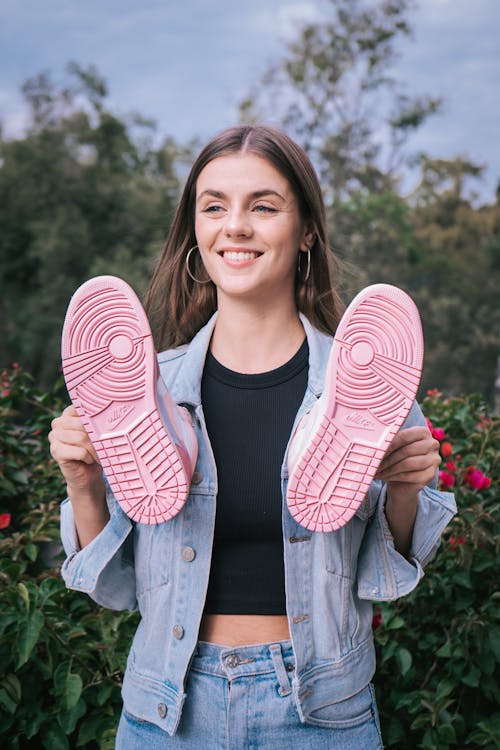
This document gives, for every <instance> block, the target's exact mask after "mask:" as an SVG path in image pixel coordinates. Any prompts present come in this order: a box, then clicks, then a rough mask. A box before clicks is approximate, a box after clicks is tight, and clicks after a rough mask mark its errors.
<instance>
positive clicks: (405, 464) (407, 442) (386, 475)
mask: <svg viewBox="0 0 500 750" xmlns="http://www.w3.org/2000/svg"><path fill="white" fill-rule="evenodd" d="M440 462H441V459H440V456H439V443H438V442H437V440H435V439H434V438H433V437H432V435H431V433H430V432H429V430H428V428H427V427H408V429H406V430H401V431H400V432H398V434H397V435H396V437H395V438H394V440H393V441H392V443H391V445H390V446H389V449H388V450H387V453H386V454H385V456H384V458H383V459H382V462H381V464H380V466H379V468H378V471H377V474H376V479H381V480H382V481H384V482H386V484H387V499H386V503H385V515H386V518H387V523H388V524H389V528H390V530H391V533H392V536H393V539H394V546H395V548H396V549H397V551H398V552H399V553H400V554H402V555H403V556H405V557H407V556H408V555H409V553H410V549H411V542H412V536H413V526H414V523H415V518H416V515H417V507H418V493H419V491H420V490H421V489H422V487H425V485H426V484H428V483H429V482H431V481H432V480H433V479H434V476H435V474H436V469H437V468H438V466H439V464H440Z"/></svg>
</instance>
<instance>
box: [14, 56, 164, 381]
mask: <svg viewBox="0 0 500 750" xmlns="http://www.w3.org/2000/svg"><path fill="white" fill-rule="evenodd" d="M67 79H68V80H67V82H66V84H65V85H63V86H60V87H56V86H55V85H54V84H53V82H52V80H51V77H50V76H49V74H47V73H43V74H40V75H38V76H36V77H34V78H33V79H30V80H29V81H27V82H26V84H25V85H24V86H23V92H24V95H25V97H26V102H27V105H28V107H29V111H30V125H29V128H28V131H27V133H26V135H25V136H24V137H20V138H17V139H14V140H5V139H4V140H1V141H0V156H1V163H0V222H1V225H2V233H1V238H0V279H1V282H0V309H1V316H0V317H1V320H2V323H1V326H2V330H1V331H0V347H1V348H0V353H1V360H2V361H3V362H5V363H9V362H12V361H13V360H18V361H21V362H22V364H23V365H24V366H25V367H26V368H27V369H29V370H30V371H31V372H32V373H33V374H34V375H35V376H36V377H37V379H39V380H40V381H41V382H42V383H44V384H47V383H49V382H52V381H53V379H54V376H55V373H56V372H57V370H58V367H59V361H60V355H59V338H60V332H61V327H62V321H63V317H64V313H65V309H66V306H67V303H68V301H69V298H70V296H71V294H72V293H73V291H74V290H75V289H76V287H77V286H79V284H80V283H81V282H82V281H84V280H85V279H86V278H89V277H90V276H94V275H97V274H102V273H111V274H113V273H116V274H117V275H120V276H122V277H124V278H126V279H127V281H129V282H130V283H131V284H132V285H133V286H134V287H135V288H136V289H137V290H138V291H139V293H141V292H143V291H144V289H145V286H146V280H147V278H148V277H149V275H150V266H151V264H152V259H153V256H154V255H155V253H157V252H159V249H160V245H161V242H162V239H163V236H164V234H165V232H166V229H167V223H168V221H169V217H170V213H171V211H172V208H173V204H174V201H175V200H176V198H177V191H178V180H177V176H176V172H175V166H174V162H175V158H176V147H175V144H174V143H173V141H172V140H171V139H166V140H165V142H164V143H163V144H162V146H161V147H160V148H154V147H153V145H152V141H153V133H154V127H153V125H152V124H151V123H148V122H147V121H145V120H143V119H141V118H138V117H137V116H135V117H132V118H129V120H128V121H123V120H120V119H118V118H117V117H116V116H115V115H114V114H113V113H111V112H110V111H108V110H107V108H106V95H107V92H106V86H105V83H104V81H103V80H102V78H100V76H99V75H98V73H97V72H96V71H95V69H94V68H92V67H90V68H88V69H83V68H81V67H79V66H78V65H76V64H75V63H72V64H70V65H69V66H68V74H67Z"/></svg>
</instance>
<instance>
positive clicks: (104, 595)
mask: <svg viewBox="0 0 500 750" xmlns="http://www.w3.org/2000/svg"><path fill="white" fill-rule="evenodd" d="M106 500H107V503H108V507H109V512H110V519H109V521H108V523H107V524H106V526H105V527H104V529H103V530H102V531H101V532H100V534H98V535H97V536H96V537H95V539H93V540H92V542H90V544H88V545H87V546H86V547H84V548H83V549H81V548H80V545H79V542H78V536H77V533H76V528H75V522H74V517H73V509H72V507H71V502H70V500H69V498H66V500H64V502H63V503H62V505H61V538H62V543H63V546H64V550H65V552H66V555H67V557H66V560H65V561H64V563H63V565H62V569H61V574H62V577H63V579H64V581H65V583H66V586H67V587H68V588H70V589H75V590H76V591H82V592H84V593H86V594H89V596H90V597H91V598H92V599H94V601H96V602H97V603H98V604H101V605H102V606H104V607H109V608H110V609H117V610H123V609H130V610H134V609H136V608H137V601H136V588H135V569H134V549H133V533H130V532H131V531H133V524H132V521H131V520H130V519H129V518H128V517H127V515H126V514H125V513H124V512H123V511H122V509H121V508H120V506H119V505H118V503H117V501H116V499H115V497H114V495H113V492H112V491H111V489H110V487H109V485H108V483H107V482H106Z"/></svg>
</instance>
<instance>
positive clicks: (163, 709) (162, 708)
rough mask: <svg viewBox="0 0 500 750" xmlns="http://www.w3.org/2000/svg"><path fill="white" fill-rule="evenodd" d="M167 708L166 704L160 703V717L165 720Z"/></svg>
mask: <svg viewBox="0 0 500 750" xmlns="http://www.w3.org/2000/svg"><path fill="white" fill-rule="evenodd" d="M167 710H168V709H167V707H166V705H165V704H164V703H158V716H159V717H160V719H164V718H165V716H166V715H167Z"/></svg>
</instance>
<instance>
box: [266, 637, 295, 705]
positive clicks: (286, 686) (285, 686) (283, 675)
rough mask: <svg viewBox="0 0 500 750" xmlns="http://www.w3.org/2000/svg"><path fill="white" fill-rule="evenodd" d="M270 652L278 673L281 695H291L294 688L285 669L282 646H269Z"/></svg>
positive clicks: (274, 644) (276, 644)
mask: <svg viewBox="0 0 500 750" xmlns="http://www.w3.org/2000/svg"><path fill="white" fill-rule="evenodd" d="M269 651H270V653H271V659H272V660H273V666H274V671H275V672H276V676H277V678H278V683H279V686H280V687H279V694H280V695H281V696H282V697H284V696H285V695H290V693H291V692H292V688H291V685H290V677H289V675H288V672H287V671H286V668H285V662H284V661H283V653H282V651H281V646H280V644H279V643H272V644H271V645H270V646H269Z"/></svg>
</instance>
